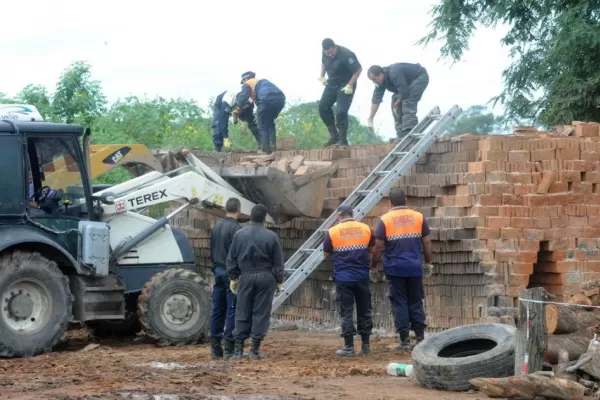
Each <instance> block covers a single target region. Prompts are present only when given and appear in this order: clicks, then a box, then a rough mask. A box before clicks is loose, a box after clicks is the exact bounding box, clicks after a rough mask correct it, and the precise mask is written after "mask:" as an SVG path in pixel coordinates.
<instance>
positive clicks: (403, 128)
mask: <svg viewBox="0 0 600 400" xmlns="http://www.w3.org/2000/svg"><path fill="white" fill-rule="evenodd" d="M367 75H368V77H369V79H370V80H371V81H373V83H375V85H376V86H377V87H376V88H375V91H374V92H373V100H372V105H371V115H370V116H369V120H368V127H369V129H370V130H371V131H372V130H373V118H375V114H377V110H378V109H379V104H381V102H382V101H383V95H384V94H385V90H386V89H387V90H389V91H390V92H392V93H394V95H393V96H392V114H393V115H394V122H395V125H396V136H397V139H396V140H397V141H399V140H401V139H402V138H403V137H404V136H406V135H407V134H408V133H409V132H410V131H411V130H412V129H413V128H414V127H415V126H416V125H417V123H418V122H419V120H418V119H417V105H418V103H419V101H420V100H421V97H422V96H423V92H424V91H425V89H426V88H427V85H428V84H429V75H428V74H427V70H426V69H425V68H423V67H422V66H421V64H408V63H396V64H392V65H390V66H389V67H385V68H382V67H380V66H379V65H373V66H371V68H369V71H368V72H367Z"/></svg>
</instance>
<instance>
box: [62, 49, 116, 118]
mask: <svg viewBox="0 0 600 400" xmlns="http://www.w3.org/2000/svg"><path fill="white" fill-rule="evenodd" d="M52 108H53V112H54V114H55V115H56V116H57V117H58V118H59V119H60V120H61V121H63V122H66V123H82V124H84V125H87V126H89V125H92V124H93V122H94V121H95V120H96V119H97V118H99V117H100V116H101V115H102V114H103V112H104V111H105V108H106V97H105V96H104V94H103V93H102V87H101V85H100V81H97V80H93V79H92V73H91V67H90V65H89V64H88V63H86V62H84V61H77V62H74V63H73V64H71V65H70V66H69V67H68V68H67V69H66V70H65V71H64V72H63V73H62V75H61V76H60V79H59V80H58V83H57V85H56V91H55V93H54V100H53V103H52Z"/></svg>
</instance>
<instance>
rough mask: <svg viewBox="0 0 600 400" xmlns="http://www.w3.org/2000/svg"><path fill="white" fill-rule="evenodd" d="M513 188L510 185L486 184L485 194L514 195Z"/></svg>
mask: <svg viewBox="0 0 600 400" xmlns="http://www.w3.org/2000/svg"><path fill="white" fill-rule="evenodd" d="M512 192H513V186H512V185H511V184H509V183H501V182H497V183H486V184H485V194H486V195H502V194H503V193H512Z"/></svg>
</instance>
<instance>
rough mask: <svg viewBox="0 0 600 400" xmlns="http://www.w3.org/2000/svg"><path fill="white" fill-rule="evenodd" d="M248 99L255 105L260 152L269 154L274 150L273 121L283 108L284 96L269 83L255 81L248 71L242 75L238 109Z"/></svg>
mask: <svg viewBox="0 0 600 400" xmlns="http://www.w3.org/2000/svg"><path fill="white" fill-rule="evenodd" d="M248 99H252V101H254V103H256V117H257V122H258V131H259V132H260V143H261V147H262V151H263V152H264V153H265V154H271V151H275V149H276V136H277V130H276V128H275V120H276V119H277V117H278V116H279V113H280V112H281V110H283V107H284V106H285V95H284V94H283V92H282V91H281V90H280V89H279V88H278V87H277V86H275V85H274V84H273V83H272V82H271V81H269V80H267V79H260V78H259V79H257V78H256V74H255V73H254V72H251V71H248V72H245V73H244V74H242V91H241V92H240V94H238V96H237V102H238V103H237V104H238V107H240V108H242V107H243V106H244V105H245V104H246V102H247V101H248Z"/></svg>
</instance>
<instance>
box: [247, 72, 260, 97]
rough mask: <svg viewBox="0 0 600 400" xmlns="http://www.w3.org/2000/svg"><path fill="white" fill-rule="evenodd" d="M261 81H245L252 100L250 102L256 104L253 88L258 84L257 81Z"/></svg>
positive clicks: (252, 79)
mask: <svg viewBox="0 0 600 400" xmlns="http://www.w3.org/2000/svg"><path fill="white" fill-rule="evenodd" d="M260 80H261V79H256V78H250V79H248V80H247V81H246V84H247V85H248V86H250V98H251V99H252V101H254V102H255V103H256V98H255V97H254V88H255V87H256V84H257V83H258V81H260Z"/></svg>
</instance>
